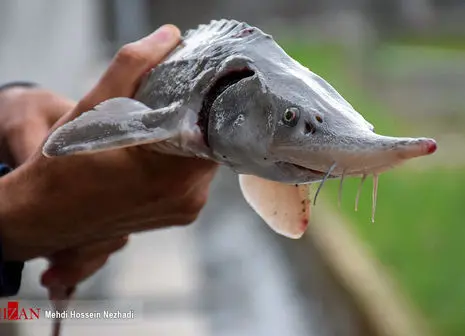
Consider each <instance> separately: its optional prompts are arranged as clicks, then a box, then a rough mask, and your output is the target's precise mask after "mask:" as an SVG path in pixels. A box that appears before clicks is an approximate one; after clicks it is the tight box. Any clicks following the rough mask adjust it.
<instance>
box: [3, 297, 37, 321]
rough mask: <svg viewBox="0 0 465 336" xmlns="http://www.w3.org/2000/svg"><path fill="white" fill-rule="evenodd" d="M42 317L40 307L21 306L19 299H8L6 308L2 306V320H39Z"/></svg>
mask: <svg viewBox="0 0 465 336" xmlns="http://www.w3.org/2000/svg"><path fill="white" fill-rule="evenodd" d="M39 318H40V308H20V307H19V302H18V301H8V306H7V307H6V308H4V307H2V308H0V320H6V321H17V320H37V319H39Z"/></svg>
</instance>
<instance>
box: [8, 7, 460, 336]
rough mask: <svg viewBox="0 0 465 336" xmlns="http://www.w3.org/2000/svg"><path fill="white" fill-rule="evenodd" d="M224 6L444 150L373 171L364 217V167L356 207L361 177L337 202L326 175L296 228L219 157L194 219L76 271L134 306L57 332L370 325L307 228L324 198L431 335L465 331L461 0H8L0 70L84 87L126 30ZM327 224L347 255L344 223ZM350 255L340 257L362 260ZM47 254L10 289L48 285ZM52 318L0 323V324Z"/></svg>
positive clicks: (204, 17)
mask: <svg viewBox="0 0 465 336" xmlns="http://www.w3.org/2000/svg"><path fill="white" fill-rule="evenodd" d="M219 18H234V19H237V20H244V21H246V22H248V23H250V24H253V25H257V26H259V27H260V28H262V30H264V31H265V32H268V33H271V34H272V35H273V36H274V37H275V39H276V40H277V41H278V42H279V43H280V44H281V45H282V46H283V47H284V48H285V50H286V51H287V52H288V53H289V54H290V55H291V56H293V57H294V58H296V59H297V60H299V61H300V62H302V63H303V64H304V65H306V66H308V67H309V68H310V69H311V70H312V71H314V72H316V73H318V74H320V75H321V76H323V77H324V78H325V79H327V80H328V81H329V82H330V83H331V84H332V85H333V86H335V88H336V89H337V90H338V91H339V92H340V93H341V94H342V95H343V96H344V97H345V98H346V99H347V100H348V101H349V102H350V103H352V105H353V106H354V107H355V108H356V109H357V110H358V111H359V112H360V113H361V114H363V115H364V116H365V118H366V119H367V120H369V121H370V122H371V123H373V124H374V125H375V128H376V129H377V131H378V132H379V133H384V134H390V135H407V136H428V137H435V138H436V139H437V140H438V144H439V151H438V152H437V153H436V154H435V155H433V156H431V157H428V158H422V159H418V160H413V161H412V162H410V163H408V164H407V165H405V166H404V167H402V168H399V169H396V170H394V171H392V172H389V173H386V174H383V175H382V176H381V177H380V190H379V194H378V195H379V196H378V209H377V215H376V218H377V220H376V223H375V224H374V225H372V224H371V223H370V221H369V218H370V214H371V213H370V211H371V210H370V207H371V198H370V197H371V191H370V187H371V185H370V184H371V181H370V182H368V181H367V183H366V184H365V187H364V192H363V194H362V198H361V201H360V204H361V205H360V207H359V210H358V212H355V211H354V210H353V201H354V198H355V193H356V189H357V185H358V181H355V180H349V181H347V182H346V183H345V185H344V195H343V200H342V207H341V209H338V208H337V189H338V182H337V181H331V183H328V186H327V187H326V188H325V189H323V191H322V196H323V197H322V199H321V201H322V203H324V204H325V205H326V207H318V205H317V206H316V207H315V208H313V211H312V212H313V213H312V216H313V215H314V214H315V215H318V216H317V218H318V221H317V220H316V219H315V222H313V221H311V223H312V224H311V225H310V227H309V232H308V234H307V235H306V236H305V237H304V238H303V239H301V240H299V241H290V240H287V239H286V238H282V237H279V236H277V235H276V234H274V233H272V232H271V230H269V229H268V228H267V227H266V225H264V224H263V222H262V221H261V220H260V219H259V218H258V217H257V216H256V215H255V214H254V213H253V211H252V210H250V209H249V207H248V206H247V205H246V204H245V202H244V200H243V199H242V196H241V195H240V191H239V189H238V184H237V177H236V176H235V175H234V174H233V173H231V172H230V171H229V170H227V169H223V170H221V171H220V173H219V174H218V176H217V178H216V180H215V182H214V184H213V186H212V194H211V198H210V201H209V203H208V205H207V207H206V208H205V209H204V211H203V212H202V214H201V216H200V218H199V219H198V221H197V222H196V223H195V224H194V225H192V226H190V227H188V228H176V229H168V230H162V231H158V232H151V233H144V234H140V235H136V236H134V237H133V238H132V240H131V242H130V244H129V246H128V247H127V248H126V249H125V250H124V251H123V252H121V253H119V254H117V255H115V256H114V257H112V259H111V260H110V262H109V263H108V265H107V266H106V267H105V268H104V269H103V270H101V271H100V272H99V273H98V274H97V275H95V276H94V277H92V278H91V279H89V280H88V281H86V282H85V283H83V284H82V285H81V287H80V289H79V292H78V298H80V299H85V300H87V299H88V300H112V299H128V300H134V301H137V302H139V303H143V305H144V318H143V320H139V321H138V322H137V323H136V322H135V323H133V324H129V325H124V326H118V327H115V326H114V325H103V324H101V323H98V322H95V323H94V322H89V323H86V324H84V325H83V324H80V325H67V324H66V323H65V327H64V333H63V335H82V334H83V333H86V334H87V335H89V336H91V335H98V334H99V333H104V332H109V333H111V334H113V335H129V334H133V333H134V334H139V335H158V336H164V335H179V336H184V335H185V336H191V335H192V336H194V335H195V336H209V335H215V336H230V335H231V336H232V335H244V336H246V335H251V336H252V335H253V336H262V335H263V336H265V335H266V336H274V335H286V336H307V335H308V336H310V335H319V336H325V335H328V336H329V335H344V336H346V335H347V336H351V335H378V334H379V330H378V331H377V329H376V328H375V327H373V323H374V322H373V321H372V320H370V318H369V316H368V315H369V314H368V315H367V314H366V312H364V310H363V307H362V305H360V304H359V302H358V301H357V298H355V297H354V296H353V295H351V294H350V291H349V290H348V286H347V281H346V282H345V281H344V275H343V274H342V275H341V274H339V275H336V274H335V273H334V271H333V269H334V268H332V267H331V264H330V261H328V260H330V258H327V257H326V256H325V248H324V244H325V243H324V242H320V244H316V243H315V241H317V240H315V239H314V237H313V236H312V235H313V234H314V233H313V227H312V226H313V225H315V226H316V225H317V224H318V225H320V227H322V228H330V227H331V225H330V223H329V219H325V218H329V217H325V216H324V215H325V212H327V213H337V216H338V217H337V218H338V219H337V221H340V223H343V224H341V227H342V228H343V229H344V230H346V231H347V232H352V233H353V235H354V237H355V238H356V239H355V240H354V242H356V244H357V245H359V246H360V247H361V248H363V250H364V251H365V253H366V254H367V255H369V256H371V257H372V258H373V260H375V262H376V263H377V264H378V265H379V266H380V267H381V268H382V270H383V272H385V273H383V274H385V275H383V277H384V278H386V277H389V279H392V282H393V283H395V284H396V288H398V291H399V293H400V295H401V296H402V298H403V299H405V300H406V301H408V302H409V303H411V305H412V307H413V309H414V310H415V311H416V312H418V314H419V315H420V316H421V319H422V320H424V322H425V323H426V325H427V328H428V329H429V330H431V332H432V334H433V335H448V336H449V335H465V263H464V262H463V261H465V244H464V243H463V242H464V239H465V219H464V218H465V216H464V215H465V207H464V205H463V204H464V200H465V169H464V168H465V155H464V154H465V150H464V143H465V142H464V137H465V127H464V126H465V98H464V93H465V92H464V89H465V23H464V18H465V1H464V0H392V1H384V0H253V1H250V0H235V1H228V0H196V1H188V0H170V1H155V0H130V1H129V0H100V1H91V0H35V1H30V0H3V1H0V81H2V82H3V81H9V80H18V79H24V80H33V81H37V82H39V83H41V84H43V85H44V86H46V87H49V88H51V89H53V90H55V91H57V92H59V93H62V94H65V95H67V96H69V97H72V98H74V99H79V98H80V97H81V96H82V95H83V94H84V93H85V92H86V91H87V90H88V89H89V88H90V87H91V85H92V84H93V83H95V81H96V79H97V78H98V77H99V75H100V74H101V73H102V71H103V70H104V69H105V66H106V65H107V64H108V62H109V60H110V59H111V57H112V56H113V54H114V53H115V52H116V50H117V49H118V48H119V47H120V46H121V45H122V44H124V43H126V42H129V41H133V40H136V39H138V38H140V37H142V36H144V35H146V34H148V33H149V32H151V31H153V30H154V29H156V28H157V27H158V26H159V25H161V24H163V23H168V22H169V23H174V24H176V25H178V26H179V27H180V28H181V29H182V30H185V29H189V28H194V27H196V26H197V25H198V24H200V23H207V22H209V21H210V20H211V19H219ZM64 192H66V191H64ZM325 220H327V221H328V222H325ZM76 229H78V228H76ZM330 236H331V239H333V242H334V244H335V246H336V248H335V250H336V251H338V249H339V250H340V251H339V253H341V254H344V253H345V248H346V247H345V246H344V245H343V244H342V243H341V244H339V243H338V239H339V238H340V237H339V235H338V233H336V232H335V233H334V234H331V235H330ZM341 239H342V238H341ZM353 244H355V243H353ZM358 262H359V261H356V260H350V261H349V262H348V263H346V264H349V266H351V267H353V268H354V269H356V270H357V267H359V265H358V264H357V263H358ZM45 266H46V263H45V261H43V260H36V261H33V262H30V263H28V265H27V267H26V270H25V273H24V280H23V287H22V290H21V292H20V294H19V297H20V298H27V299H32V300H41V299H44V298H45V297H46V292H45V291H44V289H43V288H41V287H40V285H39V281H38V279H39V275H40V273H41V272H42V271H43V270H44V268H45ZM359 269H360V272H362V268H361V267H359ZM380 284H381V282H380ZM380 286H381V287H382V285H380ZM370 294H371V295H370V296H371V299H372V300H375V301H376V300H378V301H380V300H382V299H381V296H378V293H377V292H376V291H373V292H371V293H370ZM380 295H381V294H380ZM381 304H382V302H381ZM386 314H387V313H386ZM381 315H382V314H381ZM385 317H386V319H389V316H385ZM49 331H50V325H48V324H46V323H41V324H36V323H27V322H26V323H23V324H0V335H49ZM387 334H389V333H387ZM392 335H394V334H392ZM410 335H412V334H410Z"/></svg>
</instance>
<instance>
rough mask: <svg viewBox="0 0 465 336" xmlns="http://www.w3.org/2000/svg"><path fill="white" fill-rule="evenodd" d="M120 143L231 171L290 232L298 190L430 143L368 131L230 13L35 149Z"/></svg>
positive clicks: (397, 159)
mask: <svg viewBox="0 0 465 336" xmlns="http://www.w3.org/2000/svg"><path fill="white" fill-rule="evenodd" d="M128 146H148V147H150V148H151V149H152V150H154V151H158V152H163V153H169V154H173V155H182V156H195V157H202V158H206V159H209V160H213V161H216V162H218V163H220V164H222V165H225V166H228V167H230V168H231V169H233V170H234V171H235V172H237V173H238V174H239V175H240V185H241V189H242V191H243V194H244V197H245V199H246V200H247V202H248V203H249V204H250V205H251V206H252V208H254V209H255V210H256V211H257V213H258V214H259V215H261V217H262V218H263V219H264V220H265V222H267V223H268V224H269V225H270V226H271V227H272V228H273V229H274V230H275V231H276V232H278V233H280V234H283V235H285V236H288V237H292V238H298V237H300V236H301V235H302V234H303V232H304V231H305V229H306V227H307V224H308V211H309V210H308V207H309V200H308V197H307V194H308V193H307V189H306V187H302V186H305V185H307V184H309V183H313V182H318V181H323V182H324V181H325V180H326V179H328V178H341V179H343V178H344V177H346V176H366V175H370V174H373V176H375V177H376V181H377V176H378V174H380V173H382V172H383V171H385V170H387V169H390V168H391V167H393V166H395V165H397V164H400V163H402V162H403V161H405V160H407V159H410V158H413V157H416V156H422V155H426V154H429V153H432V152H434V151H435V149H436V143H435V141H434V140H432V139H427V138H395V137H387V136H382V135H378V134H376V133H374V128H373V125H371V124H370V123H369V122H368V121H366V120H365V119H364V118H363V116H362V115H361V114H359V113H358V112H357V111H356V110H355V109H354V108H353V107H352V106H351V105H350V104H349V103H348V102H347V101H346V100H345V99H344V98H343V97H342V96H341V95H340V94H339V93H338V92H337V91H336V90H335V89H334V88H333V87H332V86H331V85H330V84H329V83H328V82H326V81H325V80H324V79H323V78H321V77H320V76H318V75H317V74H315V73H314V72H312V71H311V70H309V69H308V68H306V67H304V66H302V65H301V64H300V63H298V62H297V61H295V60H294V59H293V58H291V57H290V56H289V55H288V54H287V53H286V52H285V51H284V50H283V49H282V48H281V47H280V46H279V45H278V44H277V43H276V42H275V41H274V39H273V38H272V37H271V36H270V35H268V34H266V33H264V32H262V31H261V30H260V29H259V28H257V27H253V26H250V25H248V24H246V23H243V22H238V21H235V20H219V21H212V22H211V23H210V24H207V25H201V26H199V27H198V28H197V29H195V30H190V31H188V32H187V33H186V35H185V36H184V39H183V43H182V44H181V45H180V46H179V47H177V48H176V49H175V50H174V51H173V52H172V53H171V54H170V55H169V56H168V57H167V58H166V59H165V61H164V62H163V63H161V64H160V65H158V66H156V67H155V68H153V69H152V70H151V71H150V72H149V73H148V74H147V75H146V77H145V78H144V79H143V80H142V83H141V85H140V87H139V90H138V91H137V93H136V94H135V96H134V99H130V98H122V97H121V98H114V99H110V100H108V101H105V102H103V103H101V104H100V105H98V106H96V107H95V108H94V110H92V111H89V112H86V113H84V114H82V115H81V116H79V117H78V118H76V119H75V120H73V121H71V122H69V123H67V124H65V125H63V126H61V127H60V128H58V129H57V130H55V132H54V133H52V134H51V136H50V137H49V139H48V140H47V142H46V143H45V145H44V148H43V153H44V154H45V155H46V156H60V155H73V154H85V153H93V152H96V151H101V150H108V149H113V148H119V147H128ZM376 185H377V183H376Z"/></svg>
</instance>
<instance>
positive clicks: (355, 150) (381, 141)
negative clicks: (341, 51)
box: [269, 64, 436, 183]
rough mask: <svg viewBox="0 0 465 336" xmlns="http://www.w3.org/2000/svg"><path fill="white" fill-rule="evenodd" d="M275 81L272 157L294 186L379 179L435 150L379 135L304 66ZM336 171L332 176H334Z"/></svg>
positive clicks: (432, 145) (428, 142) (428, 143)
mask: <svg viewBox="0 0 465 336" xmlns="http://www.w3.org/2000/svg"><path fill="white" fill-rule="evenodd" d="M280 76H281V78H280V80H275V81H273V83H272V85H273V88H274V90H272V89H270V90H271V91H275V92H276V93H275V94H271V97H273V99H274V101H275V103H274V106H275V109H276V111H275V127H274V132H273V137H272V141H271V143H270V146H269V151H270V153H271V157H273V159H274V160H275V161H276V164H277V165H280V166H282V169H283V170H286V171H287V175H288V176H289V177H290V181H291V182H295V183H300V182H304V183H305V182H307V183H308V182H315V181H319V180H322V179H323V177H324V176H325V175H327V174H328V177H329V178H335V177H341V176H360V175H369V174H376V175H377V174H380V173H382V172H384V171H386V170H388V169H390V168H392V167H394V166H397V165H399V164H401V163H402V162H404V161H406V160H408V159H411V158H414V157H419V156H423V155H428V154H431V153H433V152H434V151H435V150H436V142H435V141H434V140H433V139H428V138H407V137H391V136H383V135H379V134H376V133H375V132H374V126H373V125H372V124H371V123H370V122H368V121H367V120H365V118H364V117H363V116H362V115H361V114H360V113H358V112H357V111H356V110H355V109H354V107H353V106H352V105H351V104H349V103H348V102H347V101H346V100H345V99H344V98H343V97H342V96H341V95H340V94H339V93H338V92H337V91H336V90H335V89H334V88H333V87H332V86H331V85H330V84H329V83H328V82H327V81H326V80H324V79H323V78H321V77H320V76H318V75H317V74H315V73H313V72H311V71H310V70H308V69H307V68H304V67H302V66H300V65H295V64H294V66H293V67H288V71H287V72H282V73H281V74H280ZM330 170H331V172H330Z"/></svg>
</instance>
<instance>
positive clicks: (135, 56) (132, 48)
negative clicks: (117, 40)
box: [115, 42, 149, 67]
mask: <svg viewBox="0 0 465 336" xmlns="http://www.w3.org/2000/svg"><path fill="white" fill-rule="evenodd" d="M115 61H116V63H118V64H121V65H125V66H135V67H140V66H144V65H146V64H147V63H148V62H149V59H148V57H147V55H146V53H144V52H143V50H141V48H140V47H139V45H138V44H137V43H134V42H133V43H128V44H126V45H124V46H123V47H121V49H120V50H119V51H118V53H117V54H116V60H115Z"/></svg>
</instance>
